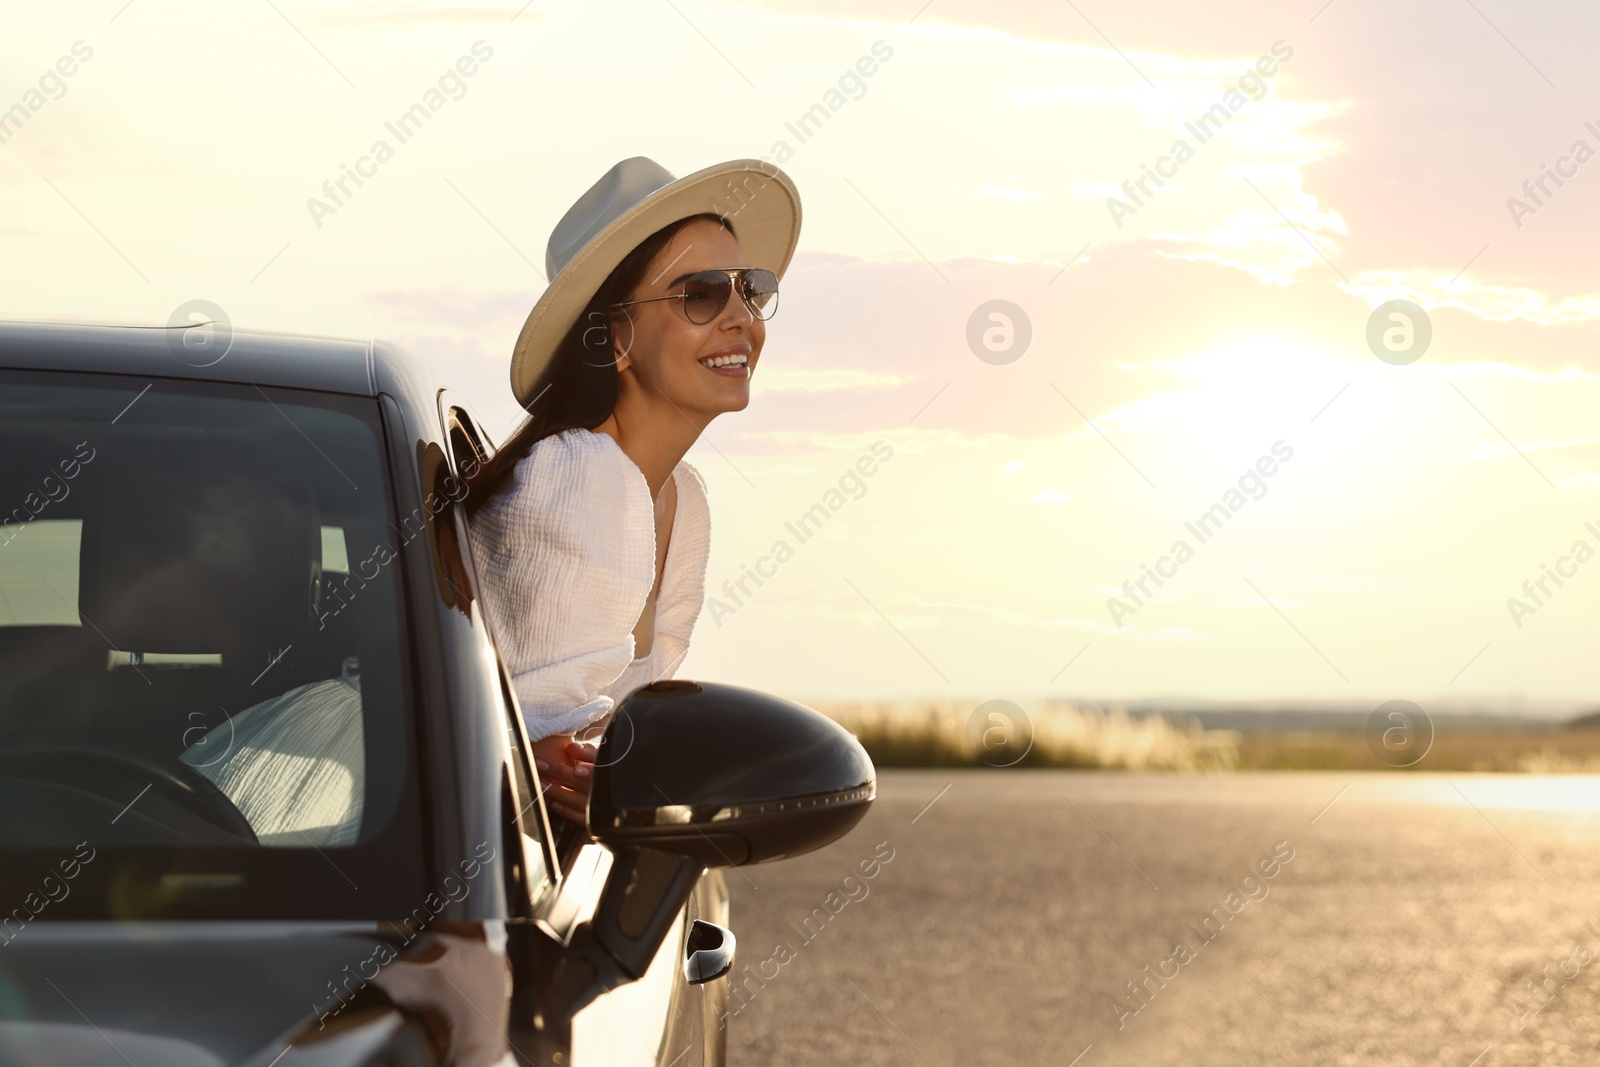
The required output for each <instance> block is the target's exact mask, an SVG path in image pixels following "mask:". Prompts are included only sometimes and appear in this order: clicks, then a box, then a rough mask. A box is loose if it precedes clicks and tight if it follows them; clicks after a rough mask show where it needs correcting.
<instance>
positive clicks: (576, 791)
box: [529, 734, 598, 826]
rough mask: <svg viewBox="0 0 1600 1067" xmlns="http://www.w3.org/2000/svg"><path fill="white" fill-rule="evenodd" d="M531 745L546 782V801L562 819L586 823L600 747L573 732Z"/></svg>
mask: <svg viewBox="0 0 1600 1067" xmlns="http://www.w3.org/2000/svg"><path fill="white" fill-rule="evenodd" d="M529 747H530V748H532V749H533V764H534V766H535V767H537V768H538V769H539V779H540V781H541V782H542V783H543V785H544V800H545V804H546V805H548V807H549V808H550V810H551V811H553V812H555V813H556V814H557V815H560V816H561V817H562V818H564V819H570V820H572V821H573V822H575V823H577V824H578V825H579V826H586V825H587V824H588V815H587V811H586V809H587V808H588V804H589V781H590V779H591V778H592V777H593V776H594V761H595V757H596V756H597V755H598V749H597V748H596V746H594V745H587V744H584V743H583V742H581V741H574V740H573V739H572V735H571V734H551V735H550V736H549V737H541V738H540V739H539V740H537V741H533V742H531V743H530V745H529Z"/></svg>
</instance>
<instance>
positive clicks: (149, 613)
mask: <svg viewBox="0 0 1600 1067" xmlns="http://www.w3.org/2000/svg"><path fill="white" fill-rule="evenodd" d="M108 466H110V465H109V464H108ZM208 466H210V465H208ZM100 473H102V474H103V475H113V476H112V477H102V478H100V479H97V482H98V484H97V485H96V487H95V491H94V499H93V500H92V501H86V502H85V503H86V505H88V506H89V510H88V511H87V512H86V513H85V515H84V518H83V539H82V542H81V549H80V556H79V561H80V562H79V578H78V605H79V608H80V610H81V611H82V613H83V616H84V620H85V623H86V625H92V626H94V627H95V628H97V629H98V630H100V632H101V633H102V634H103V635H104V636H105V638H106V640H107V641H109V642H110V643H111V644H112V645H113V646H115V647H116V648H118V649H121V650H123V651H128V652H224V653H226V652H229V651H245V650H259V649H262V648H267V647H274V646H273V642H274V641H275V640H276V641H278V646H276V647H281V645H282V644H283V643H284V641H285V639H287V640H292V639H293V635H295V634H298V633H300V632H301V631H302V630H303V628H304V627H305V625H306V623H307V622H308V621H310V620H314V619H315V618H316V611H317V607H318V604H319V601H320V592H321V584H322V540H321V530H320V528H319V525H318V523H319V516H318V513H317V508H316V503H315V499H314V497H313V496H312V494H311V492H310V490H309V488H307V487H304V486H294V485H273V484H271V483H270V482H268V481H266V480H265V479H263V478H261V477H260V476H258V475H251V476H249V477H245V476H242V475H233V476H231V477H230V476H229V475H228V474H227V473H225V472H224V471H220V470H217V468H216V467H211V470H210V471H208V474H210V475H211V476H210V477H208V478H207V480H206V481H205V483H204V484H196V483H186V482H185V481H184V480H182V479H176V478H169V479H165V480H163V479H162V477H161V474H160V472H159V471H158V470H151V469H149V468H148V467H144V468H129V467H123V469H121V470H118V471H116V472H114V474H113V472H112V471H110V470H106V471H102V472H100Z"/></svg>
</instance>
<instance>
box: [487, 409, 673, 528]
mask: <svg viewBox="0 0 1600 1067" xmlns="http://www.w3.org/2000/svg"><path fill="white" fill-rule="evenodd" d="M508 483H509V484H508V486H507V488H510V489H512V490H513V495H515V496H517V497H520V498H522V499H523V500H524V501H525V502H527V503H530V504H531V503H537V505H538V506H539V507H540V508H549V507H552V506H558V505H560V504H561V503H564V502H566V501H568V500H572V501H576V500H578V499H581V500H582V501H583V502H584V504H585V505H586V508H587V509H589V510H593V509H595V508H600V509H607V506H608V504H615V505H617V506H618V507H630V506H631V507H636V506H638V504H639V499H638V498H639V497H640V496H641V495H642V497H643V498H644V499H645V500H647V501H648V498H649V495H650V489H649V487H648V486H647V485H646V484H645V481H644V476H643V475H642V474H640V473H639V468H638V467H636V466H634V464H633V461H632V460H630V459H629V458H628V457H627V455H626V454H624V453H623V451H622V449H621V448H620V447H619V446H618V445H617V443H616V441H614V440H613V439H612V438H610V437H608V436H607V435H605V434H603V433H596V432H595V431H593V430H585V429H581V428H579V429H571V430H562V431H560V432H559V433H553V434H550V435H549V436H548V437H542V438H540V439H539V440H538V441H535V442H534V444H533V447H532V448H530V449H529V450H528V454H527V455H525V456H523V457H522V458H521V459H519V460H518V461H517V465H516V466H515V467H514V468H512V472H511V477H510V478H509V479H508Z"/></svg>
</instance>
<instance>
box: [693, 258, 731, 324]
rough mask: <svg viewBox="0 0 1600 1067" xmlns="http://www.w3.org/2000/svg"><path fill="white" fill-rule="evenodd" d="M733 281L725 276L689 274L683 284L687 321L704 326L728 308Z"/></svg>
mask: <svg viewBox="0 0 1600 1067" xmlns="http://www.w3.org/2000/svg"><path fill="white" fill-rule="evenodd" d="M732 291H733V281H732V279H730V278H729V277H728V276H727V275H726V274H722V273H719V272H717V271H707V272H705V273H704V274H691V275H690V276H689V277H688V278H685V279H684V282H683V310H684V313H685V314H686V315H688V316H689V321H690V322H693V323H697V324H699V325H704V324H705V323H708V322H710V321H711V320H712V319H714V318H716V317H717V315H718V314H719V313H720V312H721V311H722V309H723V308H725V307H727V306H728V294H729V293H730V292H732Z"/></svg>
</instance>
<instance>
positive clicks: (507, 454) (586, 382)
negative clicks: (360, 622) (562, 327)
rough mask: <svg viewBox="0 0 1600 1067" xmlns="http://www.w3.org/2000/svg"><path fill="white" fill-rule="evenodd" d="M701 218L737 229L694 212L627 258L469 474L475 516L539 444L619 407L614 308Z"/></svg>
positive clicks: (470, 503)
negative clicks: (494, 447)
mask: <svg viewBox="0 0 1600 1067" xmlns="http://www.w3.org/2000/svg"><path fill="white" fill-rule="evenodd" d="M697 219H706V220H709V221H712V222H717V223H719V224H721V226H722V227H723V228H724V229H726V230H727V231H728V232H729V233H733V232H734V230H733V224H732V223H730V222H729V221H728V220H727V218H726V217H724V216H722V215H716V214H712V213H710V212H707V213H704V214H700V215H690V216H689V217H687V218H683V219H679V220H678V221H676V222H673V223H669V224H668V225H666V226H663V227H662V228H661V229H659V230H657V231H656V232H655V233H653V234H651V235H650V236H649V237H646V238H645V239H644V240H643V241H640V242H639V244H638V245H637V246H635V248H634V249H633V251H631V252H629V253H628V254H627V255H626V256H624V257H623V258H622V262H620V263H618V264H617V266H616V269H614V270H613V271H612V272H611V273H610V274H609V275H607V276H606V280H605V281H603V282H601V283H600V287H599V288H598V289H596V290H595V291H594V296H592V297H591V298H590V299H589V303H588V304H587V305H585V306H584V309H583V313H582V314H580V315H579V316H578V320H577V321H576V322H574V323H573V324H572V328H571V329H569V330H568V331H567V333H566V336H564V337H563V338H562V339H561V343H560V344H559V345H557V346H556V351H555V355H554V356H553V357H552V358H551V360H550V366H549V368H548V369H547V370H546V371H545V373H544V374H543V375H542V376H541V377H540V379H539V381H538V382H537V383H536V385H535V388H534V390H533V392H534V399H533V401H532V402H531V403H530V404H529V406H528V417H527V418H526V419H524V420H523V421H522V423H521V424H520V425H519V426H518V427H517V428H516V430H514V431H513V432H512V434H511V436H510V437H508V438H506V441H505V443H504V444H503V445H501V446H500V450H499V451H498V452H496V453H495V454H494V456H493V457H491V458H490V459H489V461H488V462H487V463H483V464H481V465H480V466H478V468H477V469H476V470H474V471H472V472H471V473H470V474H468V475H467V477H466V487H467V494H466V498H465V506H466V508H467V512H468V514H469V515H470V514H471V513H473V512H474V511H476V510H477V509H478V508H479V507H482V506H483V504H484V502H485V501H486V500H488V499H489V498H490V497H491V496H493V495H494V494H495V491H496V490H497V489H499V488H500V487H501V486H503V485H504V484H505V482H506V480H507V479H508V478H509V477H510V476H511V471H512V469H513V468H514V467H516V465H517V463H518V462H519V461H520V460H521V459H522V458H523V457H524V456H526V455H527V454H528V453H529V451H531V450H532V448H533V446H534V444H535V443H537V442H538V441H540V440H542V439H543V438H546V437H549V436H550V435H551V434H556V433H560V432H561V431H563V430H571V429H574V428H577V427H582V428H583V429H586V430H592V429H594V428H595V427H596V426H598V425H600V424H601V423H602V422H605V421H606V419H608V418H610V417H611V412H612V411H613V410H614V409H615V408H616V406H617V365H616V351H615V349H614V347H613V346H612V343H611V327H610V323H611V321H612V316H611V315H610V314H609V309H610V307H611V305H613V304H615V303H617V302H618V301H621V300H624V299H626V298H627V296H628V294H629V293H631V292H633V290H634V287H635V286H637V285H638V284H639V282H640V281H642V280H643V278H644V272H645V270H646V269H647V268H648V267H649V266H650V261H651V260H653V259H654V258H655V257H656V253H658V252H660V251H661V250H662V249H663V248H665V247H666V246H667V242H669V241H671V240H672V238H673V236H674V235H676V234H677V232H678V231H679V230H681V229H682V228H683V227H684V226H686V225H688V224H689V223H691V222H694V221H695V220H697ZM735 236H737V235H735Z"/></svg>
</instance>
